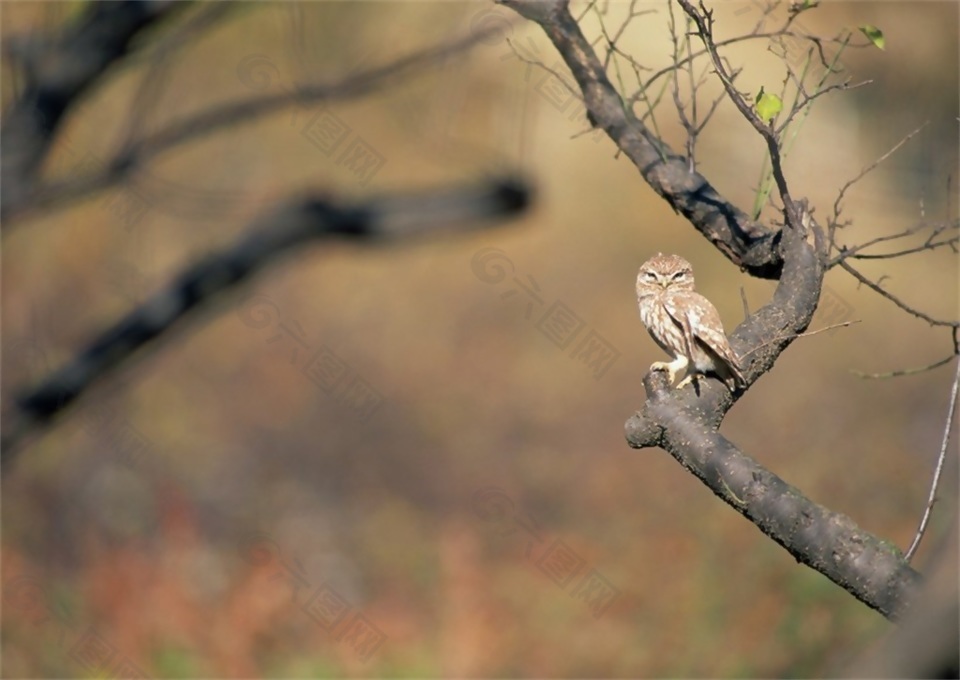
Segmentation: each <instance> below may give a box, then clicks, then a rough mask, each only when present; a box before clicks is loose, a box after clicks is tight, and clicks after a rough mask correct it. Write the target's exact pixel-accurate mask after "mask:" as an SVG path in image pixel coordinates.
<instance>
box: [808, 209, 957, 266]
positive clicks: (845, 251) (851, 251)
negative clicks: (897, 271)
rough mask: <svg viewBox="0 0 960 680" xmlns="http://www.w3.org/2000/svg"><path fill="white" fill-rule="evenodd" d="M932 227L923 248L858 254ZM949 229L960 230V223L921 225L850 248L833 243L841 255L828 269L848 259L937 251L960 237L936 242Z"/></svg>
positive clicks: (879, 257) (870, 258)
mask: <svg viewBox="0 0 960 680" xmlns="http://www.w3.org/2000/svg"><path fill="white" fill-rule="evenodd" d="M931 227H932V228H933V233H931V234H930V236H929V237H927V240H926V241H925V242H924V244H923V246H919V247H917V248H911V249H907V250H902V251H898V252H895V253H882V254H877V255H859V254H858V253H859V252H860V251H861V250H865V249H866V248H869V247H871V246H875V245H877V244H878V243H886V242H887V241H896V240H897V239H901V238H906V237H908V236H912V235H913V234H916V233H918V232H921V231H923V230H924V229H928V228H931ZM948 229H960V221H957V222H954V223H953V224H940V225H938V226H933V225H928V224H923V223H921V224H918V225H917V226H915V227H909V228H907V229H904V230H903V231H901V232H898V233H896V234H888V235H886V236H878V237H876V238H872V239H870V240H869V241H866V242H865V243H860V244H858V245H855V246H851V247H849V248H848V247H847V246H837V245H836V243H833V244H832V245H833V247H834V248H836V249H837V250H839V251H840V254H839V255H837V256H836V257H835V258H833V259H832V260H830V261H829V262H828V263H827V268H828V269H829V268H832V267H834V266H835V265H837V264H839V263H840V261H841V260H846V259H847V258H850V259H854V260H883V259H890V258H894V257H900V256H902V255H910V254H912V253H915V252H920V251H923V250H927V249H929V250H935V249H936V248H939V247H940V246H945V245H951V244H952V243H955V242H956V241H957V240H958V238H960V237H954V238H950V239H947V240H945V241H934V239H935V238H936V237H937V236H939V235H940V234H942V233H943V232H945V231H947V230H948Z"/></svg>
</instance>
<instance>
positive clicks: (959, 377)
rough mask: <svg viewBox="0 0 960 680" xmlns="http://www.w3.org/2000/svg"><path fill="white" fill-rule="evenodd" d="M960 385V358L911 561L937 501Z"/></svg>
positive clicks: (906, 558) (908, 554)
mask: <svg viewBox="0 0 960 680" xmlns="http://www.w3.org/2000/svg"><path fill="white" fill-rule="evenodd" d="M958 386H960V360H958V361H957V369H956V371H955V372H954V375H953V386H952V387H951V388H950V405H949V406H948V407H947V422H946V424H945V425H944V426H943V442H942V443H941V444H940V455H939V456H938V457H937V466H936V468H935V469H934V472H933V481H932V482H931V483H930V495H929V496H928V497H927V507H926V508H924V510H923V517H921V518H920V526H919V527H917V534H916V536H914V537H913V542H912V543H911V544H910V547H909V548H908V549H907V554H906V555H905V556H904V559H905V560H906V561H907V562H909V561H910V560H911V559H913V556H914V555H915V554H916V552H917V548H919V547H920V541H921V540H922V539H923V534H924V533H925V532H926V531H927V523H928V522H929V521H930V511H931V510H933V504H934V503H936V502H937V489H938V488H939V486H940V473H941V472H943V462H944V460H946V457H947V444H948V443H949V442H950V429H951V428H952V427H953V413H954V411H955V410H956V408H957V387H958Z"/></svg>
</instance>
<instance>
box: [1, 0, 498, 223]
mask: <svg viewBox="0 0 960 680" xmlns="http://www.w3.org/2000/svg"><path fill="white" fill-rule="evenodd" d="M108 4H110V3H108ZM500 28H501V27H497V26H492V27H489V28H487V29H485V30H483V31H477V32H475V33H472V34H471V35H469V36H467V37H465V38H460V39H458V40H456V41H453V42H448V43H445V44H443V45H439V46H434V47H431V48H428V49H425V50H420V51H417V52H414V53H413V54H410V55H408V56H406V57H403V58H401V59H398V60H396V61H393V62H391V63H389V64H387V65H386V66H380V67H377V68H373V69H370V70H368V71H365V72H362V73H357V74H351V75H349V76H347V77H345V78H343V79H341V80H339V81H336V82H333V83H328V84H317V85H304V86H302V87H300V88H298V89H296V90H294V91H292V92H281V93H277V94H272V95H256V96H254V97H247V98H244V99H242V100H239V101H235V102H230V103H228V104H221V105H217V106H214V107H211V108H210V109H207V110H206V111H203V112H201V113H198V114H195V115H193V116H190V117H189V118H187V119H185V120H183V121H180V122H177V123H173V124H171V125H169V126H167V127H166V128H163V129H161V130H159V131H157V132H155V133H153V134H151V135H149V136H147V137H146V138H144V139H141V140H139V141H136V142H133V143H130V144H127V145H126V146H125V147H124V148H123V149H122V150H121V152H120V153H118V154H117V155H116V156H115V157H114V158H113V159H111V160H110V161H108V162H107V163H106V164H105V167H104V169H103V170H101V171H99V172H96V173H93V174H91V175H89V176H86V177H79V178H72V179H70V180H66V181H59V182H50V183H48V184H45V185H42V186H37V187H33V188H31V191H30V193H29V194H28V195H27V196H25V197H24V199H23V200H21V201H20V202H19V203H15V204H13V205H9V204H7V203H4V204H3V205H2V206H0V217H2V218H3V219H4V220H10V219H12V218H14V217H24V216H26V215H27V213H28V211H29V212H30V213H36V212H39V211H41V210H48V209H50V208H55V207H61V206H62V205H64V204H66V203H70V202H73V201H76V200H78V199H80V198H83V197H85V196H87V195H89V194H92V193H94V192H97V191H102V190H104V189H107V188H109V187H111V186H114V185H115V184H117V183H119V182H120V181H121V180H122V179H124V178H125V177H127V176H128V175H130V174H131V173H132V172H133V171H134V170H135V169H136V168H137V167H139V166H141V165H143V164H145V163H147V162H148V161H150V160H151V159H153V158H154V157H156V156H158V155H160V154H161V153H163V152H166V151H169V150H170V149H172V148H174V147H176V146H179V145H181V144H184V143H185V142H188V141H191V140H194V139H197V138H199V137H201V136H203V135H207V134H210V133H212V132H216V131H218V130H222V129H225V128H227V127H230V126H233V125H238V124H241V123H245V122H249V121H251V120H254V119H256V118H259V117H262V116H265V115H268V114H271V113H275V112H277V111H281V110H283V109H285V108H287V107H289V106H292V105H294V104H306V103H314V102H320V101H333V100H344V99H352V98H356V97H361V96H364V95H367V94H370V93H371V92H373V91H375V90H377V89H379V88H382V87H384V86H387V85H391V84H393V83H394V82H396V81H397V79H399V78H401V77H403V76H406V75H409V74H411V73H413V72H415V71H418V70H420V69H422V68H424V67H427V66H430V65H433V64H437V63H439V62H440V61H442V60H443V59H445V58H447V57H449V56H451V55H454V54H458V53H460V52H463V51H465V50H467V49H469V48H470V47H472V46H473V45H475V44H476V43H478V42H481V41H483V40H485V39H487V38H489V37H490V35H491V34H492V33H495V32H497V31H498V30H499V29H500Z"/></svg>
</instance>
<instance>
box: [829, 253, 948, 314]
mask: <svg viewBox="0 0 960 680" xmlns="http://www.w3.org/2000/svg"><path fill="white" fill-rule="evenodd" d="M838 264H839V265H840V268H841V269H843V270H844V271H846V272H848V273H849V274H851V275H853V277H854V278H855V279H857V281H859V282H860V283H862V284H863V285H865V286H866V287H867V288H869V289H871V290H873V291H874V292H877V293H879V294H880V295H882V296H883V297H885V298H887V299H888V300H890V302H892V303H893V304H895V305H896V306H897V307H899V308H900V309H902V310H903V311H905V312H907V313H909V314H912V315H913V316H915V317H917V318H918V319H923V320H924V321H926V322H927V323H928V324H930V325H931V326H947V327H948V328H957V327H960V322H958V321H941V320H940V319H934V318H933V317H932V316H930V315H929V314H925V313H924V312H921V311H920V310H919V309H914V308H913V307H911V306H910V305H908V304H907V303H906V302H904V301H903V300H901V299H900V298H898V297H897V296H895V295H894V294H893V293H890V292H889V291H887V290H886V289H884V288H882V287H881V286H880V283H879V282H877V283H874V282H873V281H871V280H870V279H868V278H867V277H866V276H864V275H863V274H861V273H860V272H858V271H857V270H856V269H854V268H853V267H851V266H850V263H849V262H847V261H845V260H840V262H839V263H838ZM881 280H882V279H881Z"/></svg>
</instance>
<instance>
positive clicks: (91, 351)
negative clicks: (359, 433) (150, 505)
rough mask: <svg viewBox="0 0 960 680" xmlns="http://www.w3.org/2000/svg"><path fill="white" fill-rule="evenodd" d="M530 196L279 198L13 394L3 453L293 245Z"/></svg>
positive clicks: (463, 218) (469, 219) (505, 185)
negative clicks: (236, 235) (232, 240)
mask: <svg viewBox="0 0 960 680" xmlns="http://www.w3.org/2000/svg"><path fill="white" fill-rule="evenodd" d="M529 201H530V190H529V188H528V187H527V186H526V184H524V183H522V182H519V181H517V180H510V179H502V180H499V181H490V182H486V183H484V184H481V185H478V186H475V187H458V188H451V189H446V190H440V191H436V192H432V193H425V194H399V195H394V196H383V197H380V198H372V199H369V200H367V201H365V202H362V203H359V204H356V205H340V204H337V203H335V202H331V201H328V200H324V199H320V198H316V197H310V196H308V197H304V198H301V199H298V200H291V201H288V202H286V203H283V204H280V205H279V206H278V207H276V208H275V209H273V210H272V211H271V212H270V213H269V214H267V215H265V216H263V217H261V218H260V219H258V220H256V221H255V222H254V223H253V225H252V227H251V230H250V234H249V235H248V236H247V237H246V238H245V239H243V240H241V241H240V242H239V243H238V244H236V245H234V246H231V247H230V248H228V249H226V250H224V251H222V252H220V253H219V254H216V255H213V256H211V257H209V258H207V259H205V260H203V261H202V262H199V263H197V264H195V265H194V266H192V267H189V268H187V269H186V270H185V271H183V272H182V273H181V274H180V275H179V276H178V277H176V279H174V281H173V282H172V283H171V284H170V285H169V286H168V287H167V288H166V290H164V291H161V292H160V293H158V294H156V295H155V296H153V297H152V298H151V299H149V300H147V301H146V302H145V303H144V304H143V305H141V306H140V307H138V308H136V309H134V310H133V311H132V312H130V313H129V314H128V315H127V316H126V317H124V318H123V319H121V320H120V321H119V322H117V323H116V324H115V325H114V326H113V327H111V328H109V329H108V330H106V331H105V332H103V333H102V334H101V335H100V336H99V337H98V338H97V339H96V340H95V341H93V342H92V343H91V344H90V345H89V346H88V347H87V349H86V350H85V351H83V352H82V353H81V354H79V355H78V356H77V358H76V359H74V360H73V361H72V362H70V363H68V364H67V365H66V366H64V367H62V368H61V369H60V370H58V371H56V372H54V374H53V375H52V376H50V377H49V378H47V379H46V380H44V381H43V382H42V383H41V384H40V385H39V386H38V387H37V388H35V389H33V390H31V391H30V392H29V393H27V394H25V395H24V396H22V397H21V398H20V399H18V400H17V410H16V411H15V412H14V413H12V414H9V415H8V416H7V417H5V418H4V419H3V424H4V428H5V431H4V434H3V445H2V449H3V451H4V454H5V459H6V460H7V462H9V460H10V457H11V455H12V454H13V451H11V449H12V448H14V447H16V446H17V445H18V444H19V443H21V442H22V440H23V439H24V437H25V436H26V435H27V434H28V433H29V432H31V431H32V430H34V429H36V428H38V427H39V426H42V425H45V424H47V423H49V422H50V421H51V420H52V419H53V418H54V417H55V416H56V415H57V414H59V413H60V412H61V411H62V410H63V409H64V408H66V407H67V406H69V405H70V404H71V403H72V402H73V401H74V400H76V399H77V398H78V397H79V396H80V395H81V394H83V393H84V392H85V391H86V390H88V389H89V388H90V387H91V386H92V385H93V384H94V383H95V382H96V381H99V380H100V379H102V378H103V377H104V376H105V375H106V374H108V373H110V372H112V371H115V370H116V369H117V368H119V366H121V365H122V364H125V363H126V362H128V361H129V360H130V358H131V357H132V356H133V354H134V352H136V351H137V350H139V349H140V348H141V347H143V346H144V345H146V344H147V343H150V342H151V341H153V340H155V339H157V338H159V337H160V336H161V335H163V334H165V333H167V331H169V330H170V329H171V327H173V326H174V324H176V323H178V322H179V321H181V320H182V319H183V318H184V317H186V316H187V315H188V314H190V313H191V312H194V311H195V310H196V309H197V308H198V307H200V306H202V305H205V304H207V303H209V302H210V301H211V300H212V299H215V298H217V297H219V296H220V295H221V294H222V293H224V292H225V291H227V290H230V289H233V288H234V287H235V286H237V285H238V284H239V283H241V282H242V281H244V280H246V279H248V278H250V277H251V276H252V275H253V274H254V273H256V272H257V271H259V270H261V269H263V268H264V267H265V266H266V265H268V264H270V263H272V262H274V261H275V260H276V259H277V258H278V257H279V256H281V255H283V254H285V253H288V252H290V251H291V250H293V249H295V248H298V247H302V246H304V245H306V244H308V243H310V242H313V241H318V240H326V239H330V238H337V237H340V238H348V239H357V240H361V241H368V240H384V239H396V238H410V237H414V236H420V235H425V234H431V233H436V232H444V231H458V230H463V229H465V228H466V227H472V226H474V224H473V223H475V222H477V221H487V220H490V219H503V218H505V217H508V216H511V215H515V214H517V213H519V212H522V211H523V210H524V209H525V208H526V206H527V205H528V203H529ZM11 416H12V418H11ZM11 420H13V421H14V422H13V423H12V424H11Z"/></svg>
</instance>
